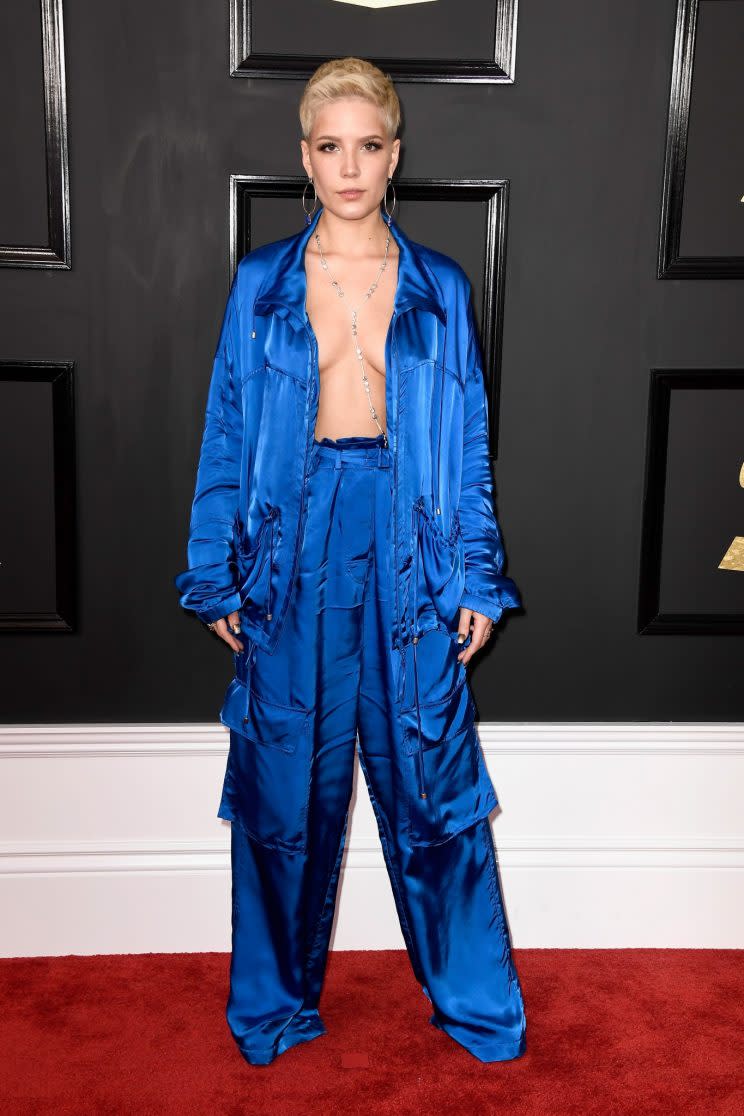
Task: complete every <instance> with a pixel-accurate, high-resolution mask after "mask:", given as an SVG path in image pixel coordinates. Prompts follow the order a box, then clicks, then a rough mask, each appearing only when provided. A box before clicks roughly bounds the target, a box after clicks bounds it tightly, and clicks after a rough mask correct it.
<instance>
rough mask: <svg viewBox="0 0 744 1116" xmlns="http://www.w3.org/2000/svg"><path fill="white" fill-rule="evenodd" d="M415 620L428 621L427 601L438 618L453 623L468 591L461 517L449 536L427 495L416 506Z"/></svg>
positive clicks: (457, 519)
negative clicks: (425, 616) (437, 518)
mask: <svg viewBox="0 0 744 1116" xmlns="http://www.w3.org/2000/svg"><path fill="white" fill-rule="evenodd" d="M414 512H415V517H416V518H415V525H414V526H415V539H414V548H415V549H414V579H415V580H414V592H413V600H414V619H415V622H416V623H417V624H419V623H422V622H423V619H424V614H425V609H426V605H427V602H430V603H431V605H433V607H434V609H435V611H436V613H437V614H438V616H439V617H440V618H441V619H442V620H444V621H445V623H447V624H451V623H452V622H453V620H454V619H455V618H456V616H457V610H458V607H459V604H460V600H461V598H462V594H463V592H464V589H465V546H464V542H463V538H462V531H461V528H460V518H459V514H458V513H457V512H456V513H455V515H454V517H453V521H452V530H451V532H450V534H449V535H447V536H445V535H444V534H443V532H442V530H441V528H440V526H439V524H438V523H437V522H436V520H435V517H434V516H433V515H432V513H431V512H430V511H429V509H428V508H427V507H426V503H425V500H424V498H423V496H421V497H419V499H418V500H417V501H416V503H415V504H414Z"/></svg>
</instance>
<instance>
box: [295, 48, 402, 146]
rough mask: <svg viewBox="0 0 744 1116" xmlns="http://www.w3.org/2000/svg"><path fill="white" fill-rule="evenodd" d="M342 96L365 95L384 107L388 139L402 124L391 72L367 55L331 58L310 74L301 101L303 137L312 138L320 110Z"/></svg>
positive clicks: (395, 133) (395, 134) (383, 113)
mask: <svg viewBox="0 0 744 1116" xmlns="http://www.w3.org/2000/svg"><path fill="white" fill-rule="evenodd" d="M339 97H364V98H366V100H368V101H372V102H373V104H375V105H377V106H378V107H379V108H380V109H381V110H382V116H383V119H384V121H385V129H386V131H387V134H388V139H391V140H393V139H395V137H396V136H397V134H398V129H399V128H400V101H399V100H398V94H397V93H396V92H395V86H394V85H393V82H392V79H391V77H390V75H389V74H384V73H383V72H382V70H380V69H378V68H377V66H373V65H372V63H371V62H367V60H366V59H364V58H354V57H348V58H331V59H330V60H329V61H328V62H323V63H322V64H321V65H320V66H318V68H317V70H316V71H315V72H314V73H313V74H312V76H311V77H310V79H309V81H308V83H307V85H306V86H305V88H304V90H303V93H302V99H301V101H300V125H301V127H302V138H303V139H304V140H309V139H310V132H311V131H312V127H313V121H314V120H315V117H316V115H317V113H318V111H319V110H320V109H321V108H322V107H323V105H325V104H328V102H329V101H335V100H337V99H338V98H339Z"/></svg>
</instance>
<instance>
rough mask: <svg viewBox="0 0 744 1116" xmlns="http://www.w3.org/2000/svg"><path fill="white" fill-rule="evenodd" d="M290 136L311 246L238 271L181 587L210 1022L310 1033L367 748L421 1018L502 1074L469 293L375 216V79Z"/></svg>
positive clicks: (513, 1011)
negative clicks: (217, 737)
mask: <svg viewBox="0 0 744 1116" xmlns="http://www.w3.org/2000/svg"><path fill="white" fill-rule="evenodd" d="M300 120H301V123H302V130H303V137H304V138H303V139H302V141H301V148H302V160H303V165H304V167H305V170H306V172H307V174H308V179H309V182H308V184H307V186H306V192H307V187H308V186H309V185H310V183H311V182H312V184H313V186H314V195H315V196H314V200H313V203H312V207H311V208H310V209H309V211H308V209H307V204H309V203H308V202H307V199H306V198H305V197H304V196H303V208H305V212H306V214H307V224H306V227H305V229H303V231H302V232H300V233H296V234H294V235H292V236H289V237H287V238H286V239H284V240H280V241H276V242H274V243H272V244H268V245H265V246H263V247H261V248H257V249H255V250H254V251H252V252H251V253H250V254H249V255H247V256H245V257H244V258H243V259H242V260H241V262H240V264H239V266H238V268H237V271H236V275H235V278H234V280H233V284H232V288H231V291H230V296H229V298H228V304H227V308H226V311H225V316H224V321H223V325H222V331H221V334H220V340H219V344H218V347H217V352H216V356H215V363H214V370H213V375H212V381H211V386H210V390H209V397H208V401H207V411H206V422H205V428H204V437H203V443H202V450H201V458H200V462H199V469H198V474H197V482H196V493H195V496H194V503H193V508H192V514H191V524H190V533H189V544H188V557H189V568H188V569H187V570H185V571H184V572H183V573H181V574H179V575H178V576H177V577H176V584H177V586H178V588H179V590H180V591H181V598H180V599H181V604H182V605H183V606H184V607H185V608H189V609H192V610H194V611H195V612H196V614H197V615H198V616H199V618H200V619H202V620H203V621H204V622H205V623H207V624H208V625H209V627H210V628H211V629H212V630H213V631H214V632H215V633H216V634H217V635H218V636H219V637H220V638H221V639H223V640H224V641H225V642H226V643H227V644H228V645H229V646H230V647H231V648H232V650H233V652H234V659H235V677H234V679H233V680H232V681H231V683H230V686H229V688H228V692H227V695H226V697H225V701H224V704H223V707H222V709H221V711H220V719H221V720H222V722H223V723H224V724H225V725H228V726H229V727H230V730H231V731H230V752H229V757H228V763H227V769H226V772H225V780H224V786H223V791H222V800H221V803H220V808H219V811H218V816H219V817H221V818H225V819H228V820H230V821H231V822H232V823H233V824H232V843H231V849H232V873H233V875H232V881H233V887H232V897H233V909H232V946H233V949H232V959H231V966H230V993H229V997H228V1002H227V1020H228V1024H229V1027H230V1030H231V1032H232V1034H233V1037H234V1038H235V1041H236V1043H237V1045H238V1047H239V1049H240V1051H241V1053H242V1054H243V1057H244V1058H245V1059H246V1060H247V1061H248V1062H250V1063H252V1064H264V1065H265V1064H267V1063H269V1062H271V1061H273V1060H274V1058H276V1057H277V1055H279V1054H281V1053H282V1052H283V1051H285V1050H288V1049H289V1048H290V1047H292V1046H294V1045H296V1044H297V1043H301V1042H305V1041H308V1040H309V1039H313V1038H315V1037H317V1036H319V1035H322V1034H324V1033H325V1027H324V1025H323V1023H322V1021H321V1018H320V1015H319V1012H318V1002H319V998H320V992H321V985H322V980H323V975H324V971H325V965H326V960H327V952H328V946H329V937H330V932H331V924H332V920H333V914H334V909H335V903H336V894H337V884H338V877H339V869H340V864H341V858H342V855H343V850H344V843H345V837H346V827H347V818H348V813H347V811H348V806H349V800H350V795H351V789H352V774H353V766H354V756H355V749H356V740H357V733H358V737H359V759H360V764H361V767H362V770H363V772H364V776H365V779H366V781H367V786H368V789H369V792H370V798H371V801H372V806H373V809H374V811H375V815H376V819H377V824H378V829H379V834H380V839H381V843H382V849H383V853H384V857H385V862H386V865H387V870H388V874H389V877H390V881H391V885H392V888H393V894H394V897H395V902H396V907H397V912H398V916H399V920H400V925H401V929H402V932H403V936H404V939H405V943H406V947H407V949H408V953H409V956H410V959H411V963H412V966H413V969H414V972H415V975H416V977H417V979H418V980H419V982H420V983H421V985H422V988H423V990H424V992H425V994H426V995H427V997H428V998H429V1000H430V1001H431V1003H432V1006H433V1008H434V1012H433V1014H432V1016H431V1019H430V1021H431V1023H433V1024H434V1025H435V1026H437V1027H439V1028H440V1029H441V1030H443V1031H445V1032H446V1033H447V1034H449V1035H450V1036H451V1037H452V1038H453V1039H455V1040H456V1041H457V1042H459V1043H460V1044H461V1045H462V1046H464V1047H465V1048H466V1049H467V1050H469V1051H470V1052H471V1053H472V1054H474V1055H475V1056H476V1057H477V1058H479V1059H480V1060H481V1061H484V1062H490V1061H503V1060H507V1059H510V1058H515V1057H518V1056H519V1055H520V1054H522V1053H523V1052H524V1050H525V1048H526V1040H525V1015H524V1007H523V1002H522V994H521V988H520V984H519V980H518V978H517V974H516V971H515V968H514V964H513V961H512V956H511V949H510V943H509V937H508V932H507V928H506V925H505V920H504V914H503V908H502V902H501V892H500V888H499V881H498V875H497V869H496V863H495V855H494V848H493V842H492V835H491V829H490V824H489V821H488V815H489V813H490V812H491V811H492V810H493V808H494V806H495V805H497V800H496V795H495V793H494V788H493V786H492V784H491V780H490V778H489V776H488V773H487V771H486V767H485V763H484V760H483V755H482V752H481V748H480V744H479V741H478V737H477V734H476V730H475V722H474V712H475V709H474V704H473V700H472V696H471V693H470V689H469V685H468V682H467V678H466V670H465V665H466V663H467V662H469V661H470V660H471V659H472V657H473V655H474V654H475V653H476V652H477V651H478V650H479V649H480V648H482V647H483V646H484V644H485V643H486V642H487V640H488V638H489V637H490V634H491V627H492V625H493V623H494V622H495V621H496V620H497V619H498V618H499V617H500V615H501V613H502V611H503V610H504V609H505V608H515V607H517V606H518V605H519V604H520V598H519V594H518V591H517V588H516V586H515V584H514V582H513V581H512V580H511V579H509V578H507V577H505V576H504V575H503V574H502V573H501V566H502V563H503V547H502V543H501V534H500V530H499V526H498V523H497V521H496V518H495V515H494V512H493V507H492V490H491V477H490V471H489V463H488V424H487V410H486V399H485V390H484V385H483V374H482V368H481V357H480V350H479V346H478V342H477V339H476V334H475V325H474V318H473V311H472V307H471V289H470V284H469V282H468V280H467V277H466V276H465V274H464V272H463V270H462V268H461V267H460V266H459V264H457V263H456V262H455V261H454V260H453V259H451V258H450V257H448V256H445V255H443V254H441V253H439V252H437V251H435V250H433V249H430V248H426V247H424V246H423V245H420V244H414V242H413V241H411V240H409V239H408V237H407V236H406V235H405V233H404V232H403V230H402V229H400V228H399V227H398V226H397V225H396V224H395V223H394V222H393V221H392V212H391V209H390V208H389V207H390V204H391V200H390V199H389V198H388V191H389V188H390V187H392V175H393V172H394V170H395V167H396V165H397V162H398V155H399V149H400V140H399V139H397V138H395V137H396V133H397V130H398V127H399V123H400V106H399V102H398V98H397V95H396V93H395V90H394V87H393V85H392V82H391V81H390V80H389V78H388V77H387V76H386V75H385V74H383V73H382V72H381V71H380V70H379V69H377V68H376V67H375V66H372V65H371V64H370V63H368V62H366V61H364V60H362V59H358V58H345V59H340V60H333V61H330V62H326V63H324V64H323V65H322V66H320V67H319V68H318V70H316V72H315V73H314V75H313V76H312V77H311V79H310V81H309V82H308V84H307V86H306V88H305V91H304V94H303V97H302V101H301V104H300ZM390 193H391V194H393V197H394V193H393V190H390ZM381 202H382V203H383V207H384V214H383V212H382V211H381V208H380V203H381ZM392 204H393V205H394V201H393V203H392ZM239 634H240V635H242V636H243V638H242V639H238V638H237V636H238V635H239Z"/></svg>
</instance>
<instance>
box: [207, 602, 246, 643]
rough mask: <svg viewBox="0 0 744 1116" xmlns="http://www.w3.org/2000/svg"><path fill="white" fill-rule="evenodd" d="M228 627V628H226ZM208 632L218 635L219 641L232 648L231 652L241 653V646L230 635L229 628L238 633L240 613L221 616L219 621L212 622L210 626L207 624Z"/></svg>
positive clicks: (238, 641)
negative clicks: (222, 640) (221, 640)
mask: <svg viewBox="0 0 744 1116" xmlns="http://www.w3.org/2000/svg"><path fill="white" fill-rule="evenodd" d="M228 625H229V627H228ZM207 627H208V628H209V629H210V631H212V632H214V633H215V635H218V636H219V637H220V639H224V641H225V643H228V644H229V645H230V647H232V649H233V651H242V650H243V644H242V643H241V642H240V640H239V639H236V638H235V636H234V635H232V633H231V631H230V628H232V631H233V632H239V631H240V613H239V612H231V613H230V615H229V616H223V617H222V619H221V620H214V621H212V623H211V624H207Z"/></svg>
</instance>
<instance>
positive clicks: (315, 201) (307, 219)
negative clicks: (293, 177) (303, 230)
mask: <svg viewBox="0 0 744 1116" xmlns="http://www.w3.org/2000/svg"><path fill="white" fill-rule="evenodd" d="M311 182H312V183H313V193H314V194H315V197H314V198H313V208H312V209H311V210H310V212H309V213H308V211H307V207H306V206H305V190H307V188H308V186H309V185H310V183H311ZM317 207H318V191H317V190H316V189H315V183H314V182H313V180H312V178H308V180H307V182H306V183H305V189H304V190H303V191H302V208H303V211H304V213H305V224H306V225H309V224H310V222H311V221H312V219H313V213H315V210H316V209H317Z"/></svg>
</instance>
